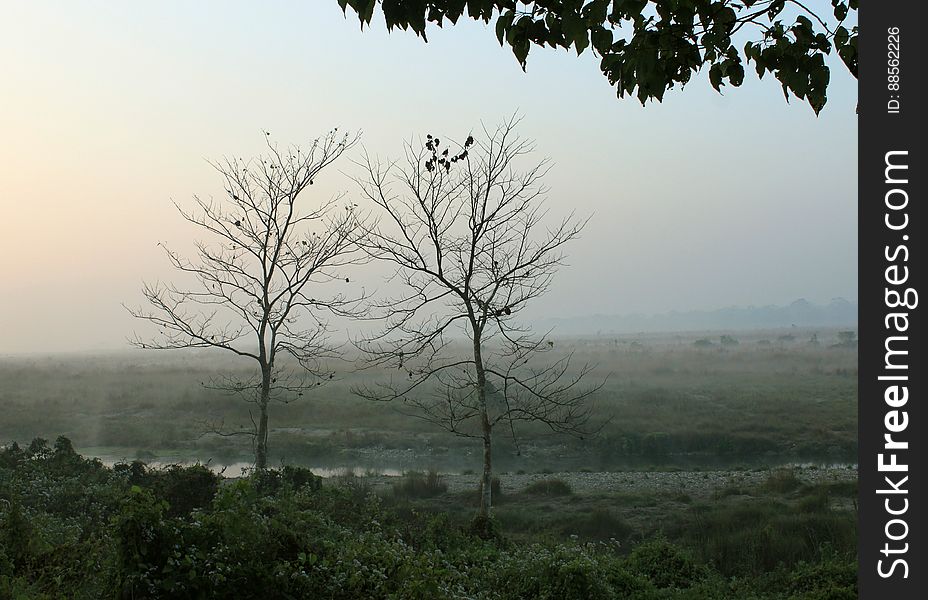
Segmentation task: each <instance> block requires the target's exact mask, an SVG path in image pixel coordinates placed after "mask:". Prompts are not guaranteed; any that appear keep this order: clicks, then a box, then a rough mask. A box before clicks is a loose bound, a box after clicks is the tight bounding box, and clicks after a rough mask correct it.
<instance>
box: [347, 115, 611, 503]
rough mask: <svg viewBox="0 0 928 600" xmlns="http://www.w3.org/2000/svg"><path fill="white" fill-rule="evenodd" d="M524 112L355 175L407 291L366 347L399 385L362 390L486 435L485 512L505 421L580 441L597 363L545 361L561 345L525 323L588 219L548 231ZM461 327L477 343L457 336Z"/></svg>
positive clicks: (381, 247)
mask: <svg viewBox="0 0 928 600" xmlns="http://www.w3.org/2000/svg"><path fill="white" fill-rule="evenodd" d="M516 125H517V120H516V119H511V120H509V121H507V122H505V123H504V124H503V125H501V126H500V127H498V128H497V129H495V130H493V131H489V130H487V129H484V130H483V132H482V134H483V135H482V136H481V137H482V139H480V140H475V139H474V137H473V136H468V137H467V139H466V140H465V141H464V142H463V143H462V144H460V145H456V144H450V143H447V142H445V141H442V140H441V139H440V138H438V137H433V136H431V135H429V136H427V138H426V141H425V143H424V144H422V145H413V144H412V143H409V144H407V145H406V148H405V158H404V160H401V161H397V162H392V163H389V164H384V163H381V162H378V161H375V160H372V159H371V158H370V157H367V158H366V159H365V160H364V161H363V162H362V163H361V164H362V165H363V167H364V169H365V171H366V175H365V177H364V178H361V179H358V183H359V184H360V187H361V189H362V191H363V195H364V196H365V197H366V198H367V199H368V200H370V201H371V202H373V203H374V204H375V205H376V206H377V207H378V212H380V213H382V214H381V215H380V216H379V217H378V219H377V220H376V221H373V222H370V223H368V224H367V225H365V226H363V227H361V228H359V231H360V232H361V235H360V237H359V245H360V246H362V247H363V249H364V250H365V251H366V252H367V253H368V255H369V256H371V257H373V258H376V259H378V260H381V261H385V262H387V263H392V264H393V265H394V266H395V267H396V275H395V279H396V280H398V281H399V282H401V283H402V285H403V292H402V293H401V295H400V296H399V297H395V298H390V299H389V300H387V301H385V302H381V303H379V304H377V305H376V308H375V310H376V309H379V310H380V311H381V314H383V315H384V318H385V325H384V328H383V330H382V331H380V332H379V333H377V334H375V335H372V336H369V337H367V338H364V339H362V340H360V341H359V342H358V345H359V347H360V348H361V350H363V351H364V353H365V354H366V356H367V358H368V359H369V361H370V363H371V364H374V365H380V366H382V367H391V368H393V369H396V370H397V374H396V375H394V376H393V377H391V378H390V380H389V381H385V382H382V383H378V384H375V385H371V386H367V387H361V388H357V389H356V390H355V391H356V392H357V393H359V394H360V395H362V396H364V397H367V398H369V399H375V400H402V401H403V402H404V403H405V405H406V406H407V407H409V408H410V409H412V410H411V412H410V414H412V415H414V416H417V417H419V418H422V419H425V420H426V421H428V422H431V423H433V424H435V425H437V426H439V427H441V428H443V429H444V430H446V431H448V432H451V433H453V434H455V435H459V436H465V437H473V438H476V439H479V440H481V441H482V443H483V475H482V479H481V488H482V494H481V500H480V513H479V516H480V517H483V518H486V517H487V516H488V515H489V511H490V507H491V503H492V497H491V481H492V473H493V471H492V445H493V430H494V427H495V426H497V425H500V424H503V425H504V426H505V427H506V428H507V429H508V431H509V433H511V434H512V435H513V437H515V425H516V424H517V423H518V422H520V421H530V422H540V423H544V424H545V425H547V426H548V427H550V428H551V429H552V430H554V431H557V432H563V433H568V434H575V435H581V434H583V433H584V432H585V431H586V429H587V428H588V425H589V422H590V404H589V402H588V399H589V396H590V394H591V393H592V392H593V391H595V390H596V389H598V388H597V386H593V387H588V388H581V380H582V379H583V377H584V376H585V375H587V374H588V372H589V370H590V369H589V367H586V366H583V367H581V368H579V369H572V368H571V363H570V360H571V356H570V354H566V355H564V356H562V357H561V358H560V359H558V360H555V361H553V362H551V363H549V364H547V365H545V366H538V365H537V364H536V363H537V360H536V359H537V357H538V355H540V354H544V353H546V352H548V351H550V350H551V349H552V348H553V346H554V343H553V341H550V340H548V339H546V338H545V337H544V336H538V337H536V336H533V335H532V334H531V332H530V330H529V329H527V328H525V327H522V326H520V325H519V324H518V323H517V322H516V317H517V315H518V314H519V312H520V311H522V310H523V309H524V308H525V307H526V305H527V304H528V303H529V302H530V301H531V300H532V299H534V298H536V297H538V296H539V295H541V294H542V293H544V292H545V290H546V289H547V288H548V286H549V284H550V282H551V279H552V277H553V275H554V273H555V271H556V270H557V267H558V266H559V265H560V264H561V263H562V258H563V255H562V252H561V249H562V246H564V245H565V244H566V243H567V242H569V241H570V240H572V239H574V238H575V237H577V236H578V235H579V233H580V231H581V229H582V227H583V225H584V224H585V222H583V221H577V220H576V219H574V218H573V217H572V216H571V217H570V218H568V219H566V220H564V221H562V222H560V223H559V224H557V225H556V226H554V227H553V228H544V226H543V219H544V217H545V211H544V210H543V208H542V206H541V205H542V201H543V198H544V195H545V193H546V191H547V190H546V189H545V188H544V187H543V186H542V185H541V180H542V178H543V176H544V175H545V173H546V172H547V169H548V166H547V161H541V162H540V163H535V164H533V165H532V166H530V167H529V168H528V169H527V170H519V169H518V168H517V163H520V162H521V161H522V160H523V159H524V157H525V155H527V154H529V153H530V152H531V151H532V149H533V148H532V144H531V143H530V142H528V141H524V140H522V139H520V138H519V137H518V136H517V135H516V133H515V132H514V127H515V126H516ZM461 332H463V333H464V335H465V337H466V339H467V340H468V348H467V349H466V350H465V351H464V352H461V351H460V346H459V345H458V346H457V347H456V345H455V344H454V343H453V342H454V338H455V336H456V335H459V334H460V333H461Z"/></svg>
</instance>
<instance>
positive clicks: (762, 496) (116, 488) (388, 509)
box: [0, 438, 857, 600]
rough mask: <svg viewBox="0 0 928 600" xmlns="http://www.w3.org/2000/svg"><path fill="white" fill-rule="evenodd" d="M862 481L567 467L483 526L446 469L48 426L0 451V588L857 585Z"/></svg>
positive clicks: (333, 592) (157, 593)
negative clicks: (581, 480) (594, 479)
mask: <svg viewBox="0 0 928 600" xmlns="http://www.w3.org/2000/svg"><path fill="white" fill-rule="evenodd" d="M855 495H856V486H855V485H853V484H848V483H834V484H828V483H822V484H816V485H810V484H808V483H806V482H804V481H802V480H801V479H799V478H797V477H796V476H795V475H794V474H793V473H792V472H791V471H780V470H777V471H771V472H770V474H769V476H768V477H766V478H765V480H764V482H763V484H762V485H759V486H756V488H754V489H738V488H723V489H719V490H717V492H716V494H715V496H714V498H713V499H712V501H711V502H703V501H697V500H694V499H692V498H688V497H686V496H685V494H683V493H681V494H677V495H674V496H673V497H646V496H642V495H639V496H634V495H629V494H627V493H625V494H623V492H622V490H616V493H615V494H613V495H600V496H592V497H587V496H583V495H581V494H578V493H577V492H575V491H574V490H572V489H571V488H570V486H569V485H567V484H566V483H565V482H558V481H557V480H555V479H551V480H545V482H544V483H543V484H539V485H533V486H530V487H529V488H527V489H524V490H502V492H501V493H500V495H499V498H500V502H501V503H500V505H499V508H498V511H497V513H496V515H497V516H496V520H495V521H492V522H490V523H489V524H480V526H475V523H474V522H473V521H472V515H473V512H474V507H475V506H476V500H477V492H476V490H474V491H472V492H468V493H458V494H450V493H448V492H447V489H446V488H445V487H444V486H443V484H442V481H441V477H440V476H439V475H438V474H435V473H432V474H428V475H426V474H421V475H415V474H410V475H409V476H407V477H406V478H404V479H401V480H398V481H397V483H396V485H394V486H393V487H392V489H390V490H388V491H380V492H379V493H378V492H377V491H375V490H372V489H371V488H370V487H369V486H367V485H366V484H365V478H363V477H350V476H346V477H342V478H341V479H340V480H339V481H326V482H323V481H322V480H321V479H320V478H318V477H316V476H314V475H312V474H311V473H309V472H308V471H307V470H305V469H299V468H294V467H284V468H283V469H280V470H276V471H265V472H260V473H255V474H252V475H250V476H248V477H243V478H239V479H235V480H224V479H222V478H221V477H219V476H217V475H215V474H214V473H212V472H211V471H209V470H208V469H206V468H205V467H203V466H199V465H197V466H188V467H177V466H175V467H169V468H165V469H150V468H147V467H146V466H145V465H144V464H142V463H139V462H133V463H129V464H117V465H115V466H114V467H112V468H108V467H106V466H104V465H103V464H102V463H100V462H99V461H98V460H88V459H84V458H82V457H80V456H79V455H78V454H76V453H75V452H74V450H73V448H72V446H71V443H70V441H69V440H68V439H66V438H58V439H57V441H56V442H55V443H54V444H52V445H49V444H48V443H46V442H45V441H43V440H34V441H33V442H32V444H30V445H29V447H28V448H20V447H19V446H17V445H10V446H8V447H6V448H4V449H3V450H2V451H0V597H3V598H6V597H10V598H60V597H68V598H113V597H116V598H207V597H221V598H231V597H236V598H359V599H360V598H500V599H504V598H525V599H529V598H550V599H564V600H570V599H578V600H579V599H597V598H637V599H658V598H692V599H697V598H698V599H704V598H710V599H711V598H757V599H766V598H771V599H772V598H796V599H799V598H801V599H807V600H811V599H825V598H828V599H843V598H856V596H857V594H856V560H855V550H854V549H855V538H856V525H855V523H856V520H855V515H854V512H853V509H852V506H851V503H852V498H853V497H854V496H855ZM572 505H577V510H574V511H570V510H565V507H568V506H572ZM507 506H508V507H512V509H511V510H510V509H508V508H507ZM633 509H634V510H633ZM642 509H644V510H648V511H650V512H649V514H650V517H649V518H646V519H640V520H637V519H631V518H628V515H632V514H633V513H634V512H635V510H642ZM519 514H521V515H522V519H521V520H520V519H519V518H518V516H517V515H519Z"/></svg>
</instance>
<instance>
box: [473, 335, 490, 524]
mask: <svg viewBox="0 0 928 600" xmlns="http://www.w3.org/2000/svg"><path fill="white" fill-rule="evenodd" d="M474 364H475V365H476V366H477V402H478V404H479V405H480V413H481V414H480V425H481V428H482V430H483V478H482V479H481V485H480V488H481V489H480V492H481V493H480V513H479V514H480V516H481V517H484V518H486V517H489V516H490V509H491V508H492V507H493V489H492V483H493V447H492V444H493V440H492V436H491V433H492V427H491V425H490V418H489V415H488V414H487V375H486V372H485V371H484V370H483V355H482V353H481V349H480V337H479V336H477V335H475V336H474Z"/></svg>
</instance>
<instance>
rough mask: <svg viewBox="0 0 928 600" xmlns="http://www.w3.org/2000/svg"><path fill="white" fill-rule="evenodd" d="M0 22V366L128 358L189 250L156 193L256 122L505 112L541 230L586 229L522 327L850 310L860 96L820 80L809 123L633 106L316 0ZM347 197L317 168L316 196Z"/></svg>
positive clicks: (13, 8)
mask: <svg viewBox="0 0 928 600" xmlns="http://www.w3.org/2000/svg"><path fill="white" fill-rule="evenodd" d="M826 4H827V3H826ZM0 15H2V19H0V140H2V141H0V234H2V235H0V353H12V352H36V351H60V350H83V349H102V348H120V347H125V339H126V337H127V336H128V335H129V334H130V333H131V332H132V330H133V328H134V327H135V326H136V325H135V323H133V321H132V319H131V318H130V317H128V316H127V315H126V313H125V312H124V310H123V309H122V307H121V305H120V304H121V303H123V302H125V303H128V304H138V303H139V301H140V293H139V288H140V284H141V281H142V280H143V279H146V280H156V279H159V278H161V279H164V278H168V277H170V273H169V271H168V269H167V268H166V262H165V260H164V257H163V255H162V254H160V253H159V251H158V248H157V247H156V243H157V242H159V241H165V242H169V243H170V244H171V245H173V246H175V247H178V248H181V249H183V248H185V247H188V246H189V243H190V235H191V231H190V230H189V229H188V228H187V227H185V226H184V224H183V223H182V221H181V220H180V218H179V217H178V215H177V214H176V212H175V209H174V206H173V205H172V204H171V201H172V200H176V201H178V202H179V203H181V204H187V205H189V202H190V201H191V196H192V195H193V194H195V193H196V194H199V195H202V196H209V195H210V194H214V195H216V196H217V197H218V196H219V195H220V194H221V192H222V186H221V184H220V182H219V180H218V179H217V178H216V175H215V173H214V172H213V171H212V170H211V168H210V167H209V166H208V165H207V164H206V159H208V158H219V157H221V156H223V155H226V154H235V155H238V156H249V155H252V154H255V153H256V152H259V151H260V149H261V145H262V144H263V136H262V134H261V131H262V130H268V131H270V132H272V135H273V136H274V138H275V139H277V140H279V141H281V142H284V143H291V142H292V143H301V142H303V143H305V142H307V141H308V140H311V139H312V138H313V137H314V136H316V135H318V134H320V133H323V132H324V131H326V130H328V129H330V128H332V127H334V126H338V127H340V128H342V129H350V130H362V131H363V140H364V144H365V146H366V147H367V148H368V149H369V150H370V151H371V152H374V153H378V154H381V155H393V156H395V155H397V154H398V153H399V152H400V150H401V147H402V142H403V141H404V140H406V139H408V138H410V137H411V136H412V135H414V134H424V133H426V132H440V133H446V134H448V135H452V136H462V135H466V133H467V132H468V131H470V130H472V129H475V128H476V127H479V123H480V121H481V120H483V121H484V122H487V123H489V124H493V123H496V122H498V121H499V120H501V119H502V118H504V117H506V116H508V115H510V114H512V113H513V112H514V111H517V110H518V111H521V113H522V114H523V115H524V121H523V123H522V127H521V133H522V134H523V135H524V136H527V137H530V138H534V139H535V140H536V141H537V147H538V154H539V158H541V157H542V156H549V157H551V159H552V160H553V162H554V168H553V170H552V171H551V173H550V175H549V177H548V179H547V184H548V186H549V187H550V188H551V193H550V195H549V199H548V202H549V205H550V206H551V208H552V216H553V217H556V216H557V215H560V214H564V213H565V212H567V211H568V210H570V209H575V210H577V211H578V212H579V213H580V214H593V215H594V218H593V219H592V221H591V222H590V224H589V226H588V227H587V229H586V230H585V233H584V235H583V238H582V239H581V240H579V241H577V242H576V243H574V244H573V246H571V247H569V248H568V249H567V250H568V253H569V263H570V266H569V267H566V268H564V269H563V270H562V272H561V273H560V274H559V275H558V277H557V280H556V283H555V286H554V288H553V289H552V291H551V292H550V294H549V295H548V296H547V297H545V298H542V299H540V300H539V301H538V302H537V303H536V304H535V306H534V307H533V308H532V309H531V311H529V313H528V314H530V315H533V316H540V315H550V316H574V315H583V314H590V313H613V314H624V313H629V312H645V313H655V312H664V311H668V310H674V309H676V310H688V309H696V308H700V309H703V308H717V307H722V306H729V305H747V304H769V303H775V304H783V303H788V302H790V301H792V300H795V299H796V298H799V297H805V298H807V299H809V300H811V301H813V302H827V301H828V300H829V299H831V298H833V297H836V296H842V297H845V298H848V299H856V298H857V118H856V115H855V106H856V103H857V84H856V81H855V80H853V79H852V78H851V77H850V76H849V75H847V73H846V72H845V71H844V69H843V68H842V67H840V66H835V65H833V69H832V84H831V89H830V93H829V97H830V99H829V103H828V106H827V107H826V109H825V110H824V112H823V114H822V115H821V116H820V117H818V118H816V117H815V116H814V115H813V113H812V111H811V109H809V108H808V106H807V105H806V104H804V103H802V102H799V101H796V100H794V101H793V102H792V104H787V103H786V102H785V101H784V99H783V95H782V93H781V92H780V89H779V85H778V84H777V83H776V82H775V81H774V80H773V79H772V78H765V79H764V80H763V81H760V82H758V81H757V79H756V77H755V76H754V75H753V72H752V71H749V73H748V76H747V77H746V82H745V85H744V86H743V87H742V88H740V89H735V90H730V91H728V92H727V93H726V95H724V96H720V95H718V94H717V93H715V92H714V91H713V90H712V89H711V88H710V87H709V84H708V82H707V81H706V76H705V74H699V75H697V76H696V77H694V80H693V81H692V82H691V83H690V84H689V85H688V86H687V88H686V89H685V90H683V91H682V92H681V91H679V90H675V91H671V92H669V93H668V94H667V96H666V97H665V101H664V103H663V104H649V105H648V106H646V107H644V108H642V107H641V106H640V104H638V102H637V101H636V100H634V99H624V100H617V99H616V98H615V93H614V91H613V89H612V88H610V86H609V84H608V82H607V81H606V80H605V78H604V77H603V76H602V75H601V73H600V72H599V69H598V63H597V60H596V58H595V57H593V56H592V55H591V54H589V53H585V54H584V55H583V56H581V57H579V58H578V57H577V56H576V55H575V54H573V53H571V54H568V53H567V52H564V51H559V52H558V51H554V50H547V51H540V50H539V49H537V48H535V49H533V50H532V52H531V54H530V55H529V65H528V72H527V73H523V72H522V70H521V68H520V67H519V66H518V64H517V63H516V61H515V59H514V58H513V56H512V54H511V52H510V51H509V50H508V49H501V48H500V47H499V45H498V44H497V42H496V39H495V36H494V34H493V32H492V29H489V28H486V27H484V26H483V25H482V24H477V23H473V22H467V23H463V24H462V25H459V26H457V27H453V28H448V29H444V30H433V31H431V32H430V42H429V44H424V43H423V42H422V41H421V40H419V39H417V38H415V37H414V36H413V35H412V34H411V33H406V32H402V31H398V32H394V33H392V34H389V35H388V34H387V33H386V31H385V28H384V27H383V25H382V24H381V22H382V17H381V16H380V15H378V16H377V20H378V22H377V23H376V26H375V27H374V28H373V30H372V31H365V32H363V33H362V32H360V31H359V27H358V23H357V20H356V18H355V17H354V16H353V15H349V18H348V19H346V18H345V17H343V15H342V13H341V10H340V9H339V8H338V5H337V2H336V1H335V0H314V1H311V2H310V1H307V0H299V1H283V0H279V1H274V2H261V3H258V2H245V1H236V2H229V1H222V2H220V1H218V0H216V1H210V2H182V1H160V2H148V3H144V4H143V3H139V2H135V3H128V2H120V3H116V2H73V1H68V2H64V1H62V2H38V1H35V2H14V1H7V0H0ZM433 29H434V28H433ZM341 167H342V168H344V169H345V170H350V165H349V164H348V163H347V162H345V163H343V164H342V165H341ZM352 186H353V184H351V183H350V182H349V180H348V179H347V177H346V175H345V174H341V173H339V172H338V171H337V170H331V171H329V173H328V176H327V177H325V180H324V181H321V182H320V185H318V186H315V187H314V189H313V192H314V193H318V194H320V197H328V196H329V195H331V194H333V193H335V192H337V191H339V190H346V191H349V192H351V193H353V187H352Z"/></svg>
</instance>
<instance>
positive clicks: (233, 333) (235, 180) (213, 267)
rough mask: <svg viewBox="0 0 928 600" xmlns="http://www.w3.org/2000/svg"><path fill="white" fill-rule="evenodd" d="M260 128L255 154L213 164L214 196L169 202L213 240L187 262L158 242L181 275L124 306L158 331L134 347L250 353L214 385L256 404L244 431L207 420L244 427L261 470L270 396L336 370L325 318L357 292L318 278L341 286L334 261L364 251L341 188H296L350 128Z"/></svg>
mask: <svg viewBox="0 0 928 600" xmlns="http://www.w3.org/2000/svg"><path fill="white" fill-rule="evenodd" d="M265 135H266V136H267V140H268V141H267V148H268V151H267V153H266V154H265V155H264V156H261V157H259V158H257V159H252V160H243V159H235V158H226V159H224V160H222V161H220V162H216V163H211V164H212V166H213V167H214V168H215V169H216V171H217V172H218V173H219V174H220V175H221V176H222V179H223V182H224V187H225V197H224V198H223V200H222V201H213V200H208V201H207V200H203V199H200V198H198V197H195V201H196V209H195V210H194V211H188V210H185V209H183V208H181V207H180V206H177V208H178V211H179V212H180V214H181V216H183V218H184V219H186V220H187V221H189V222H190V223H192V224H194V225H196V226H197V227H199V228H201V229H202V230H203V231H204V232H205V233H207V234H209V236H210V238H211V242H203V241H198V242H197V244H196V248H197V257H196V260H188V259H186V258H184V257H182V256H180V255H179V254H178V253H176V252H174V251H172V250H170V249H168V248H166V247H164V246H163V245H162V247H163V248H164V250H165V252H166V253H167V257H168V260H169V261H170V263H171V265H172V266H173V267H174V268H175V269H176V270H177V271H180V272H181V273H183V274H186V275H187V277H186V279H188V280H189V281H190V285H189V286H183V285H175V284H161V283H156V284H154V285H152V284H147V283H146V284H144V286H143V289H142V293H143V294H144V296H145V299H146V300H147V303H148V306H147V308H145V309H141V308H140V309H129V312H130V313H131V314H132V315H133V316H135V317H137V318H139V319H143V320H145V321H148V322H150V323H152V324H153V325H155V326H157V328H158V331H159V332H160V335H159V336H158V337H157V338H156V339H152V340H143V339H142V338H140V337H138V336H137V335H136V337H135V338H134V339H133V340H132V343H133V344H134V345H136V346H138V347H140V348H152V349H159V350H165V349H179V348H216V349H220V350H224V351H227V352H229V353H232V354H235V355H238V356H240V357H245V358H249V359H252V360H254V361H255V362H256V363H257V365H256V370H255V371H256V372H255V373H254V375H253V376H249V377H244V378H243V377H240V376H238V375H231V374H230V375H226V376H222V377H220V378H217V379H216V380H214V381H213V382H212V384H211V385H212V386H213V387H216V388H219V389H224V390H228V391H233V392H238V393H240V394H243V395H244V396H245V397H246V398H247V399H248V400H249V401H250V402H252V403H253V404H254V405H255V407H256V408H257V421H256V420H255V415H254V413H253V412H252V411H251V409H249V414H251V420H252V428H251V429H242V430H240V431H233V432H223V431H222V428H221V424H220V425H217V426H214V427H213V429H214V431H215V432H217V433H225V434H242V433H244V434H246V435H250V436H251V437H252V438H253V441H254V451H255V466H256V467H257V468H259V469H263V468H265V467H266V466H267V458H268V456H267V452H268V407H269V404H270V403H271V401H272V400H275V399H276V400H283V401H289V400H291V399H293V398H296V397H299V396H302V395H303V392H304V390H306V389H308V388H311V387H316V386H319V385H321V384H322V383H323V382H324V381H326V380H328V379H330V378H332V377H333V374H332V373H331V372H330V371H328V370H327V367H326V359H329V358H331V357H333V356H336V355H337V350H338V347H337V346H336V345H334V344H333V343H331V341H330V339H329V335H328V334H329V327H328V321H327V318H328V317H329V316H331V315H333V314H334V315H353V314H355V312H356V307H357V306H358V302H359V300H360V299H361V298H359V297H355V298H352V297H351V295H350V294H348V293H347V292H345V291H335V292H334V293H327V292H326V290H325V289H322V288H327V289H329V288H332V287H333V286H334V287H335V289H336V290H337V289H338V288H341V290H344V289H345V288H346V287H347V285H348V284H349V279H348V278H345V277H344V275H342V274H340V273H339V269H340V268H341V267H345V266H346V265H349V264H352V263H354V262H356V261H357V260H358V259H359V258H361V257H363V254H361V253H359V252H358V251H357V247H356V246H355V245H354V244H353V242H352V238H353V237H354V235H353V228H354V227H355V223H356V218H355V215H354V209H353V205H350V204H349V205H347V206H345V207H342V206H341V205H342V203H343V202H342V200H343V197H342V196H336V197H335V198H331V199H328V200H325V201H322V202H321V203H319V202H317V203H310V202H304V201H303V198H302V197H303V196H304V195H305V194H304V192H306V191H307V190H308V189H309V188H310V187H311V186H312V185H313V184H314V182H315V179H316V178H317V177H318V176H319V174H320V173H321V172H322V171H323V170H324V169H325V168H326V167H328V166H329V165H331V164H332V163H333V162H334V161H335V160H336V159H338V158H339V157H340V156H341V155H342V154H344V153H345V151H346V150H348V149H349V148H351V147H352V146H353V145H354V144H355V143H357V141H358V137H357V136H349V135H347V134H339V133H338V130H337V129H335V130H332V131H330V132H328V133H327V134H326V135H324V136H322V137H320V138H317V139H316V140H315V141H313V143H312V145H311V146H310V147H309V148H308V149H303V148H298V147H290V148H286V149H282V148H280V147H279V146H278V145H277V144H274V143H271V142H270V141H269V140H270V138H269V136H270V134H267V133H266V134H265ZM307 200H308V198H307ZM175 205H176V203H175ZM327 284H328V285H327ZM285 363H286V364H285Z"/></svg>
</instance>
